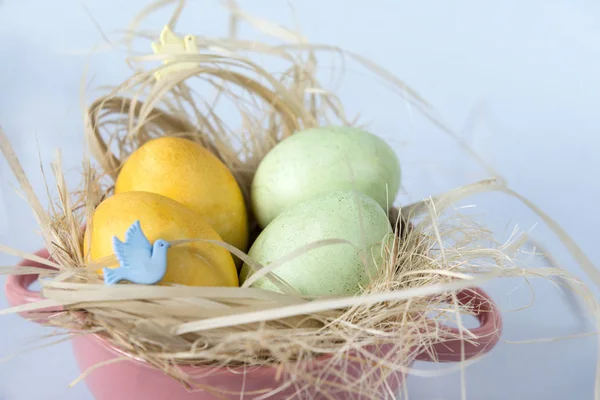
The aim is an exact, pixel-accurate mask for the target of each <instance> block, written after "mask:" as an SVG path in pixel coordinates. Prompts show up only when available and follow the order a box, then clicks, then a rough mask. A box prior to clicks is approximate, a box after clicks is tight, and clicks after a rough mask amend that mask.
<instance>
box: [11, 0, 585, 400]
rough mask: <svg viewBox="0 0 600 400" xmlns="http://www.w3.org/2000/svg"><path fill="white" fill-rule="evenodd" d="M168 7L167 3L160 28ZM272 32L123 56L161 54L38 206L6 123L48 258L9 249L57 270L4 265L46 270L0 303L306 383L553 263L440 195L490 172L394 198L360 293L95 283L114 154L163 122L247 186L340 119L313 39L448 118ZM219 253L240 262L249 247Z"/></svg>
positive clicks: (374, 382) (107, 99) (410, 348)
mask: <svg viewBox="0 0 600 400" xmlns="http://www.w3.org/2000/svg"><path fill="white" fill-rule="evenodd" d="M180 11H181V9H180V8H178V11H177V12H176V14H175V16H174V17H173V19H172V20H171V22H170V26H171V27H173V26H174V24H175V22H176V20H177V15H178V13H179V12H180ZM244 17H245V14H244V13H242V12H241V11H240V10H238V9H232V24H233V26H234V25H235V24H236V23H237V22H238V20H240V19H244ZM248 21H249V22H251V23H254V24H256V25H257V26H258V27H259V28H261V29H263V30H265V31H266V32H270V33H273V32H275V31H276V30H275V29H274V28H273V27H272V26H271V25H268V24H267V23H266V22H264V21H258V22H257V20H256V19H248ZM278 29H279V30H278V31H277V32H279V33H280V36H281V35H287V38H288V39H289V38H290V37H291V38H295V39H296V40H295V41H293V42H292V43H289V42H288V43H282V44H277V45H268V44H266V43H257V42H248V41H244V40H241V39H238V38H236V37H235V36H231V37H229V38H226V39H210V38H206V37H200V36H198V37H196V41H197V46H198V48H199V52H198V53H196V54H185V55H177V56H170V57H167V56H155V55H153V56H143V57H132V58H131V60H130V61H131V62H133V63H136V65H138V66H140V65H144V64H143V63H152V62H155V61H165V60H167V59H168V61H169V64H165V65H160V66H158V67H154V68H148V67H146V68H141V69H139V70H137V71H136V72H134V73H133V74H132V75H131V77H130V78H129V79H127V80H126V81H124V82H123V83H121V84H120V85H118V86H116V87H114V88H110V89H107V90H106V91H105V92H104V93H103V94H102V95H101V96H100V97H97V98H96V99H95V100H94V101H93V102H92V103H91V105H90V106H88V107H86V110H87V112H86V119H85V134H86V138H87V140H88V141H89V145H90V149H91V151H92V154H93V156H94V158H95V161H96V162H95V163H91V162H90V161H89V160H84V161H83V168H82V172H83V178H84V179H83V183H82V187H81V188H78V189H75V190H71V191H69V190H68V188H67V185H66V184H65V181H64V177H63V174H62V170H61V167H60V160H58V161H57V162H56V163H54V165H53V172H54V176H55V178H56V181H57V188H58V193H59V196H58V198H57V199H55V200H54V201H52V202H51V204H50V207H49V208H48V209H47V210H46V209H44V207H42V205H41V202H40V201H39V200H38V199H37V198H36V196H35V194H34V192H33V190H32V188H31V186H30V184H29V183H28V180H27V177H26V176H25V174H24V173H23V170H22V168H21V167H20V165H19V162H18V160H17V158H16V156H15V154H14V152H13V151H12V149H11V148H10V144H9V143H8V142H7V140H6V137H5V136H4V134H2V140H1V141H0V145H1V147H2V150H3V152H4V154H5V156H6V158H7V160H8V161H9V164H10V165H11V167H12V168H13V171H14V172H15V175H16V176H17V178H18V179H19V181H20V183H21V185H22V188H23V189H24V192H25V195H26V197H27V198H28V200H29V202H30V204H31V206H32V209H33V210H34V212H35V215H36V217H37V218H38V221H39V223H40V227H41V229H42V233H43V235H44V238H45V241H46V244H47V247H48V249H49V250H50V253H51V257H52V260H50V261H47V260H40V259H39V258H37V257H35V256H34V255H31V254H24V253H23V252H18V251H12V252H13V253H16V254H18V255H20V256H23V257H24V258H26V259H30V260H35V261H42V262H43V263H44V264H46V265H48V266H50V267H52V268H55V269H56V270H53V271H49V270H41V269H37V268H26V267H19V268H12V269H7V270H6V271H5V273H8V274H23V273H41V274H42V276H43V277H44V278H46V279H43V280H42V283H41V285H42V292H41V293H42V297H43V300H42V301H41V302H39V303H33V304H30V305H27V306H22V307H16V308H13V309H10V310H5V311H4V313H6V312H22V311H28V312H30V313H35V314H31V316H32V317H33V318H38V317H39V316H40V315H41V314H43V312H42V310H43V309H44V308H47V307H62V310H61V311H58V312H56V311H55V312H53V313H52V317H51V318H47V319H46V320H45V323H46V324H48V325H51V326H55V327H58V328H62V329H63V330H65V331H66V332H67V333H68V335H74V334H77V335H80V334H96V335H99V336H101V337H103V338H105V339H106V340H107V341H108V342H110V343H112V344H113V345H115V346H116V347H118V348H119V349H121V350H122V351H123V352H124V353H126V354H128V355H130V356H131V357H135V358H137V359H141V360H144V361H147V362H149V363H150V364H152V365H154V366H155V367H156V368H160V369H162V370H163V371H165V372H166V373H168V374H170V375H172V376H173V377H174V378H175V379H178V380H180V381H181V382H182V383H184V384H188V385H193V384H194V383H193V382H190V381H189V379H188V377H187V376H186V375H185V374H184V373H183V372H182V371H181V370H177V369H173V368H171V367H172V366H173V365H176V364H202V365H211V366H215V367H218V366H228V367H235V366H260V365H264V364H269V365H276V366H280V367H281V368H284V369H286V372H288V373H289V376H295V380H296V381H297V382H301V383H302V382H304V384H306V383H309V384H310V382H314V381H315V379H318V377H319V374H322V373H323V371H317V372H315V371H314V370H311V371H308V370H307V369H306V368H305V365H306V363H307V362H310V360H314V359H315V357H320V356H329V357H331V358H330V360H331V361H330V364H329V365H328V366H324V368H327V367H331V365H343V364H344V363H346V362H347V361H348V358H349V357H350V356H349V354H350V353H351V352H352V351H358V352H360V351H361V349H364V348H365V347H368V346H379V345H382V344H394V345H395V346H396V348H395V350H396V351H394V352H392V353H393V357H391V358H390V357H389V356H388V357H386V358H385V359H381V358H377V357H375V356H373V357H372V358H371V359H370V360H369V365H368V366H366V368H369V369H374V368H375V369H377V368H379V369H382V370H385V374H392V373H396V372H397V371H402V372H403V373H405V372H409V371H410V369H409V366H410V364H411V361H412V360H413V359H414V357H415V355H416V351H417V349H427V348H429V346H431V345H433V344H435V343H439V342H441V341H444V340H448V337H447V336H444V335H443V334H442V333H441V331H440V329H438V328H439V326H441V325H442V324H443V323H445V322H447V318H448V317H449V314H448V312H450V317H451V316H452V315H454V316H457V315H458V314H464V313H468V312H469V307H468V306H465V305H461V304H459V303H458V302H457V301H456V293H457V291H459V290H461V289H462V288H465V287H471V286H477V285H480V284H482V283H484V282H485V281H487V280H490V279H494V278H497V277H500V276H524V275H527V274H532V275H535V276H545V277H549V278H551V277H555V276H564V275H565V273H564V272H563V271H562V270H560V269H558V268H546V269H540V268H538V269H536V270H535V272H532V271H530V270H527V269H525V268H524V265H522V264H521V261H522V260H521V259H520V258H519V253H520V250H521V247H522V245H523V244H524V243H525V241H526V240H527V237H526V236H525V235H524V234H518V235H515V236H514V237H512V238H511V239H510V240H509V241H508V242H506V243H497V242H496V241H495V240H494V238H493V235H492V234H491V232H489V231H487V230H486V229H485V227H482V226H480V225H479V224H477V223H475V222H474V221H472V220H470V219H468V218H467V217H465V216H464V215H461V214H460V212H459V211H457V210H456V209H453V208H452V207H451V205H452V204H454V203H455V202H458V201H460V200H461V199H463V198H465V197H467V196H469V195H472V194H475V193H478V192H482V191H492V190H496V191H504V192H505V193H508V194H510V195H513V196H517V197H519V195H518V194H516V193H514V192H512V191H511V190H510V189H508V187H507V186H506V185H505V184H504V182H502V180H501V179H491V180H488V181H484V182H478V183H476V184H473V185H469V186H465V187H462V188H458V189H456V190H455V191H452V192H450V193H446V194H443V195H441V196H438V197H432V198H430V199H426V200H424V201H421V202H418V203H415V204H411V205H405V206H403V207H401V208H392V209H391V210H390V221H391V222H392V224H393V226H394V227H395V229H394V237H393V239H394V240H392V241H389V243H391V244H390V245H389V246H388V247H386V248H385V251H384V253H385V256H384V259H383V262H382V265H380V268H379V274H378V275H377V276H376V277H374V279H373V281H372V283H371V285H370V286H369V287H367V288H366V290H365V291H364V293H362V294H361V295H359V296H355V297H344V298H306V297H303V296H299V295H297V294H295V293H286V294H280V293H272V292H265V291H261V290H258V289H252V288H246V287H241V288H227V289H224V288H195V287H181V286H173V287H169V286H161V287H151V288H149V287H145V286H141V285H117V287H110V288H108V287H106V286H104V285H103V283H102V280H101V279H100V278H99V277H98V276H97V274H96V273H95V272H94V271H95V270H97V268H98V267H99V266H101V265H102V264H103V262H96V263H86V262H85V257H84V254H83V250H82V248H83V246H82V244H83V243H82V242H83V231H82V227H83V226H84V225H85V224H86V221H88V220H89V218H90V216H91V214H92V212H93V210H94V209H95V207H96V206H97V205H98V204H99V203H100V202H101V201H102V199H104V198H105V197H106V196H110V195H111V191H112V186H113V183H114V179H115V178H116V176H117V174H118V172H119V168H120V165H121V163H122V162H123V161H124V160H125V159H126V158H127V156H128V155H129V154H130V153H131V152H132V151H133V150H134V149H136V148H138V147H139V146H140V145H142V144H143V143H145V142H146V141H148V140H149V139H151V138H154V137H159V136H164V135H173V136H183V137H186V138H188V139H191V140H193V141H196V142H198V143H200V144H202V145H203V146H205V147H206V148H208V149H209V150H210V151H212V152H213V153H214V154H215V155H216V156H218V157H219V158H220V159H221V160H222V161H223V162H224V163H225V164H226V165H227V166H228V167H229V168H230V170H231V171H232V172H233V174H234V175H235V177H236V179H237V180H238V182H239V184H240V186H241V187H242V190H243V191H244V193H245V195H246V196H245V197H246V199H248V198H249V196H248V191H249V188H250V183H251V181H252V177H253V173H254V171H255V169H256V167H257V165H258V163H259V162H260V160H261V159H262V157H264V155H265V154H266V153H267V152H268V151H269V150H270V149H271V148H272V147H273V146H274V145H275V144H276V143H277V142H279V141H280V140H282V139H284V138H285V137H287V136H289V135H292V134H293V133H294V132H295V131H297V130H300V129H304V128H309V127H314V126H319V125H324V124H342V125H352V122H351V121H350V118H348V117H347V116H346V115H345V114H344V109H343V106H342V101H341V100H340V99H339V98H338V97H337V96H336V95H335V94H334V93H331V92H330V91H328V90H327V89H326V88H324V87H323V86H322V85H321V84H320V83H319V81H318V79H317V74H316V70H317V53H318V52H319V51H327V52H330V53H334V54H337V55H339V56H340V57H347V58H350V59H351V60H353V61H355V62H358V63H360V64H362V65H363V66H365V67H367V68H370V69H371V70H372V71H374V72H375V73H377V74H379V76H380V77H382V78H383V79H385V80H387V82H388V83H390V84H391V85H393V86H394V87H395V88H396V89H398V90H399V92H400V93H401V94H402V95H403V96H404V97H405V100H406V101H409V102H411V103H412V104H413V105H414V106H415V107H416V108H417V109H419V110H420V111H422V112H423V113H424V114H426V115H428V116H430V117H431V119H432V121H433V122H434V123H435V124H437V125H438V126H439V127H442V128H443V129H446V128H445V127H443V125H442V124H441V123H440V122H439V121H437V120H436V119H435V118H434V117H433V115H434V113H433V112H432V111H431V109H430V108H429V106H428V105H427V103H426V102H425V101H424V100H423V99H421V98H420V97H419V96H418V95H417V94H416V93H415V92H414V91H412V90H411V89H410V88H408V87H407V86H406V85H405V84H404V83H403V82H401V81H400V80H398V79H397V78H395V77H394V76H393V75H391V74H389V73H388V72H386V71H385V70H383V69H381V68H379V67H377V66H375V65H373V64H371V63H370V62H368V61H367V60H365V59H363V58H362V57H360V56H359V55H355V54H352V53H348V52H344V51H342V50H341V49H337V48H335V47H332V46H325V45H316V44H309V43H308V42H307V41H306V40H305V39H304V38H302V37H301V36H300V35H298V34H297V33H295V32H292V31H285V30H281V28H279V27H278ZM232 32H235V29H232ZM281 32H283V33H281ZM254 54H259V55H263V56H264V55H268V56H272V57H276V58H278V59H279V61H281V62H284V63H286V64H287V69H286V70H285V71H284V72H283V73H280V74H277V75H275V74H273V73H271V72H269V71H267V70H265V69H264V68H263V67H262V66H261V65H259V64H257V63H256V62H254V61H253V58H252V56H253V55H254ZM183 63H191V65H192V66H191V67H188V68H187V69H184V70H181V71H175V72H171V73H165V74H164V75H162V78H161V79H159V80H157V79H156V77H155V73H156V72H157V71H163V72H165V71H166V70H165V68H169V67H172V66H173V65H177V64H183ZM198 87H205V88H209V92H210V93H212V95H213V96H212V97H213V98H212V99H207V98H206V96H204V95H203V93H206V92H205V91H203V90H199V89H198ZM222 103H227V104H228V105H229V106H230V107H235V109H237V111H238V113H239V116H240V121H241V123H240V124H239V126H237V127H232V126H229V124H227V122H226V121H225V118H224V117H223V116H222V114H221V112H220V110H221V104H222ZM446 130H447V129H446ZM447 131H448V130H447ZM448 132H449V131H448ZM523 200H524V201H525V202H527V200H526V199H523ZM528 205H530V206H531V207H532V208H533V209H534V210H535V211H539V210H537V209H536V208H535V206H534V205H532V204H528ZM248 209H250V207H248ZM539 212H540V213H541V211H539ZM542 217H543V218H544V219H545V220H546V221H547V222H548V223H549V224H550V225H551V227H553V229H555V228H556V229H555V231H556V232H557V233H558V234H559V236H560V237H561V238H562V239H563V241H564V242H565V243H566V244H567V246H570V247H571V250H573V254H574V255H575V257H576V258H578V259H579V261H580V262H581V263H582V265H584V266H588V267H589V266H590V265H591V263H589V260H587V258H586V257H585V255H583V253H581V252H580V251H579V249H578V248H577V247H576V245H575V244H574V243H573V242H572V241H571V240H570V239H569V238H568V236H567V235H566V234H565V233H564V232H562V230H561V229H560V227H558V225H555V224H554V222H553V221H552V220H551V219H549V217H547V216H545V215H542ZM553 224H554V225H555V226H554V225H553ZM190 240H196V239H194V238H190ZM382 240H383V238H382ZM222 245H223V246H226V245H225V244H222ZM573 246H575V247H573ZM230 250H231V251H232V252H234V254H235V255H236V256H237V257H240V258H242V259H244V260H248V257H247V256H246V255H245V254H243V253H241V252H239V251H235V249H230ZM103 261H108V260H103ZM250 262H251V260H250ZM592 267H593V266H592ZM577 291H578V293H580V294H582V296H583V297H584V298H586V299H587V300H589V297H588V295H587V292H586V291H585V290H584V289H583V287H582V286H580V285H577ZM589 301H591V300H589ZM44 315H45V316H47V314H44ZM432 315H433V316H432ZM432 323H433V325H432ZM460 337H461V338H463V339H464V340H467V341H468V340H470V339H469V335H468V330H467V329H463V330H461V333H460ZM328 370H329V371H331V368H329V369H328ZM339 370H340V371H342V372H340V376H339V378H340V379H342V381H343V380H344V379H347V380H348V382H346V383H347V384H348V386H349V387H353V390H354V391H355V393H356V394H357V395H369V393H371V392H372V391H373V388H375V387H377V386H378V385H380V383H381V379H382V377H381V376H374V377H372V379H369V378H368V377H366V378H365V379H364V380H363V381H362V382H360V384H357V383H356V382H352V381H350V379H351V378H345V377H344V375H343V368H340V369H339ZM285 384H286V383H285V382H282V385H285Z"/></svg>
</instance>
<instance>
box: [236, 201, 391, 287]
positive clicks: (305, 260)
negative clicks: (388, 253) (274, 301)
mask: <svg viewBox="0 0 600 400" xmlns="http://www.w3.org/2000/svg"><path fill="white" fill-rule="evenodd" d="M361 220H362V224H361ZM390 232H391V225H390V222H389V220H388V217H387V214H386V212H385V211H384V210H383V209H382V208H381V206H379V204H377V202H376V201H374V200H373V199H372V198H370V197H368V196H366V195H364V194H362V193H360V192H352V191H336V192H330V193H327V194H325V195H321V196H319V197H316V198H314V199H313V200H310V201H307V202H304V203H301V204H299V205H297V206H295V207H293V208H291V209H289V210H287V211H285V212H283V213H282V214H280V215H279V216H277V218H275V219H274V220H273V221H272V222H271V223H270V224H269V225H268V226H267V227H266V228H265V229H264V230H263V231H262V232H261V234H260V235H259V236H258V238H257V239H256V241H255V242H254V244H253V245H252V247H251V248H250V251H249V253H248V255H249V256H250V257H251V258H252V259H254V260H255V261H257V262H258V263H260V264H261V265H263V266H267V265H269V264H271V263H272V262H274V261H277V260H279V259H281V258H282V257H284V256H286V255H288V254H290V253H291V252H293V251H295V250H296V249H299V248H301V247H302V246H305V245H308V244H310V243H313V242H316V241H318V240H323V239H344V240H348V241H349V242H350V243H352V244H354V246H356V247H353V246H351V245H350V244H347V243H344V244H333V245H329V244H328V245H325V246H322V247H318V248H315V249H312V250H309V251H308V252H305V253H302V254H301V255H300V256H298V257H296V258H294V259H292V260H291V261H287V262H285V263H283V264H282V265H280V266H278V267H276V268H275V269H274V270H273V271H272V272H273V273H274V274H276V275H277V276H279V277H280V278H281V279H283V280H284V281H286V282H287V283H288V284H290V285H291V286H292V287H293V288H295V289H296V290H298V291H299V292H300V293H301V294H303V295H353V294H356V293H357V292H358V291H359V290H360V287H361V285H362V286H363V287H364V286H366V285H367V284H368V283H369V279H370V278H369V277H370V276H372V273H373V272H375V269H374V268H375V266H379V265H380V264H381V245H380V244H381V243H382V242H383V240H386V238H389V235H388V233H390ZM361 250H362V251H363V252H364V254H367V257H366V259H367V260H368V262H369V263H370V264H367V265H368V266H365V264H364V262H363V259H362V258H361V257H360V256H359V252H360V251H361ZM251 273H253V271H252V269H251V268H250V267H248V265H246V264H244V265H243V267H242V270H241V272H240V282H244V281H245V280H246V279H247V278H248V276H249V275H250V274H251ZM252 287H256V288H262V289H265V290H272V291H279V289H278V288H277V286H275V285H274V284H273V283H272V282H271V281H270V280H269V279H268V278H266V277H263V278H260V279H259V280H257V281H256V282H255V283H254V284H253V285H252Z"/></svg>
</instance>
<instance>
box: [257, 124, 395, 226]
mask: <svg viewBox="0 0 600 400" xmlns="http://www.w3.org/2000/svg"><path fill="white" fill-rule="evenodd" d="M399 189H400V163H399V161H398V158H397V157H396V154H395V153H394V151H393V150H392V148H391V147H390V146H388V145H387V144H386V143H385V142H384V141H383V140H382V139H380V138H379V137H377V136H375V135H373V134H371V133H369V132H366V131H364V130H361V129H358V128H351V127H322V128H313V129H307V130H304V131H300V132H297V133H294V134H293V135H291V136H290V137H288V138H286V139H284V140H282V141H281V142H280V143H278V144H277V145H276V146H275V147H274V148H273V149H272V150H271V151H270V152H269V153H267V155H266V156H265V157H264V159H263V160H262V161H261V162H260V164H259V166H258V168H257V170H256V174H255V176H254V180H253V181H252V207H253V209H254V214H255V215H256V219H257V220H258V223H259V225H260V226H261V227H263V228H264V227H265V226H267V224H269V222H271V221H272V220H273V219H274V218H275V217H276V216H277V215H279V214H280V213H281V212H283V211H285V210H287V209H289V208H291V207H293V206H295V205H297V204H299V203H301V202H303V201H306V200H310V199H312V198H314V197H315V196H318V195H320V194H324V193H327V192H330V191H335V190H357V191H360V192H362V193H364V194H366V195H368V196H370V197H372V198H373V199H375V200H376V201H377V202H378V203H379V205H380V206H381V207H383V208H384V209H387V208H388V207H389V206H391V205H392V204H393V202H394V200H395V198H396V196H397V194H398V191H399Z"/></svg>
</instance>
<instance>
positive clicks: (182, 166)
mask: <svg viewBox="0 0 600 400" xmlns="http://www.w3.org/2000/svg"><path fill="white" fill-rule="evenodd" d="M130 191H144V192H152V193H158V194H161V195H163V196H166V197H169V198H171V199H173V200H176V201H178V202H180V203H182V204H183V205H185V206H187V207H189V208H191V209H192V210H193V211H195V212H197V213H198V214H199V215H201V216H202V217H204V218H205V219H206V220H207V221H208V223H209V224H210V225H211V226H212V227H213V228H214V229H215V230H216V231H217V233H218V234H219V235H220V236H221V237H222V238H223V240H224V241H225V242H227V243H229V244H231V245H233V246H235V247H237V248H238V249H240V250H242V251H245V250H246V249H247V245H248V216H247V213H246V205H245V203H244V197H243V195H242V191H241V190H240V187H239V185H238V183H237V181H236V180H235V178H234V176H233V174H232V173H231V171H230V170H229V169H228V168H227V166H226V165H225V164H223V163H222V162H221V161H220V160H219V159H218V158H217V157H215V156H214V155H213V154H212V153H210V152H209V151H208V150H206V149H205V148H204V147H202V146H201V145H199V144H197V143H195V142H192V141H191V140H187V139H182V138H175V137H161V138H158V139H153V140H150V141H148V142H146V143H145V144H144V145H142V146H141V147H140V148H138V149H137V150H136V151H134V152H133V153H132V154H131V155H130V156H129V158H128V159H127V160H126V161H125V163H124V164H123V167H122V169H121V172H120V173H119V176H118V178H117V182H116V186H115V193H117V194H118V193H124V192H130Z"/></svg>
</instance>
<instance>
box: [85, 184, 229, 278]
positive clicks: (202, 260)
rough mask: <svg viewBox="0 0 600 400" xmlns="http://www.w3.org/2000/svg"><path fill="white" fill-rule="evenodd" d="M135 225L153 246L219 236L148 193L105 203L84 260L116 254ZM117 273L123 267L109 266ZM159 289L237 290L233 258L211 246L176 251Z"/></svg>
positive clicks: (197, 218)
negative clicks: (115, 244)
mask: <svg viewBox="0 0 600 400" xmlns="http://www.w3.org/2000/svg"><path fill="white" fill-rule="evenodd" d="M136 220H139V221H140V226H141V228H142V231H143V232H144V234H145V235H146V237H147V238H148V240H149V241H150V242H151V243H153V242H154V241H156V240H157V239H164V240H167V241H173V240H178V239H198V238H203V239H210V240H219V241H222V239H221V237H220V236H219V234H218V233H217V232H216V231H215V230H214V229H213V228H212V227H211V226H210V225H209V224H208V223H207V222H206V221H205V220H204V219H203V218H201V217H200V216H199V215H198V214H196V213H195V212H194V211H192V210H190V209H189V208H187V207H186V206H184V205H183V204H181V203H178V202H176V201H175V200H172V199H169V198H167V197H164V196H161V195H159V194H155V193H149V192H126V193H119V194H115V195H114V196H111V197H109V198H107V199H106V200H104V201H103V202H102V203H101V204H100V205H99V206H98V207H97V208H96V210H95V211H94V215H93V217H92V221H91V222H92V226H91V237H90V235H86V238H85V239H84V254H86V255H87V256H88V259H90V260H92V261H95V260H98V259H100V258H104V257H107V256H110V255H113V254H114V250H113V245H112V240H113V236H115V235H116V236H117V237H118V238H119V239H121V240H122V241H123V240H125V232H126V231H127V229H128V228H129V227H130V226H131V224H132V223H134V222H135V221H136ZM106 266H107V267H109V268H114V267H118V262H115V263H114V264H112V265H106ZM99 272H101V270H100V271H99ZM160 283H162V284H165V283H176V284H180V285H188V286H238V285H239V283H238V276H237V270H236V267H235V264H234V262H233V257H232V256H231V254H230V253H229V252H228V251H227V250H226V249H224V248H223V247H221V246H219V245H216V244H212V243H206V242H192V243H187V244H184V245H178V246H172V247H171V248H169V250H168V253H167V272H166V274H165V276H164V277H163V279H162V280H161V281H160Z"/></svg>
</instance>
